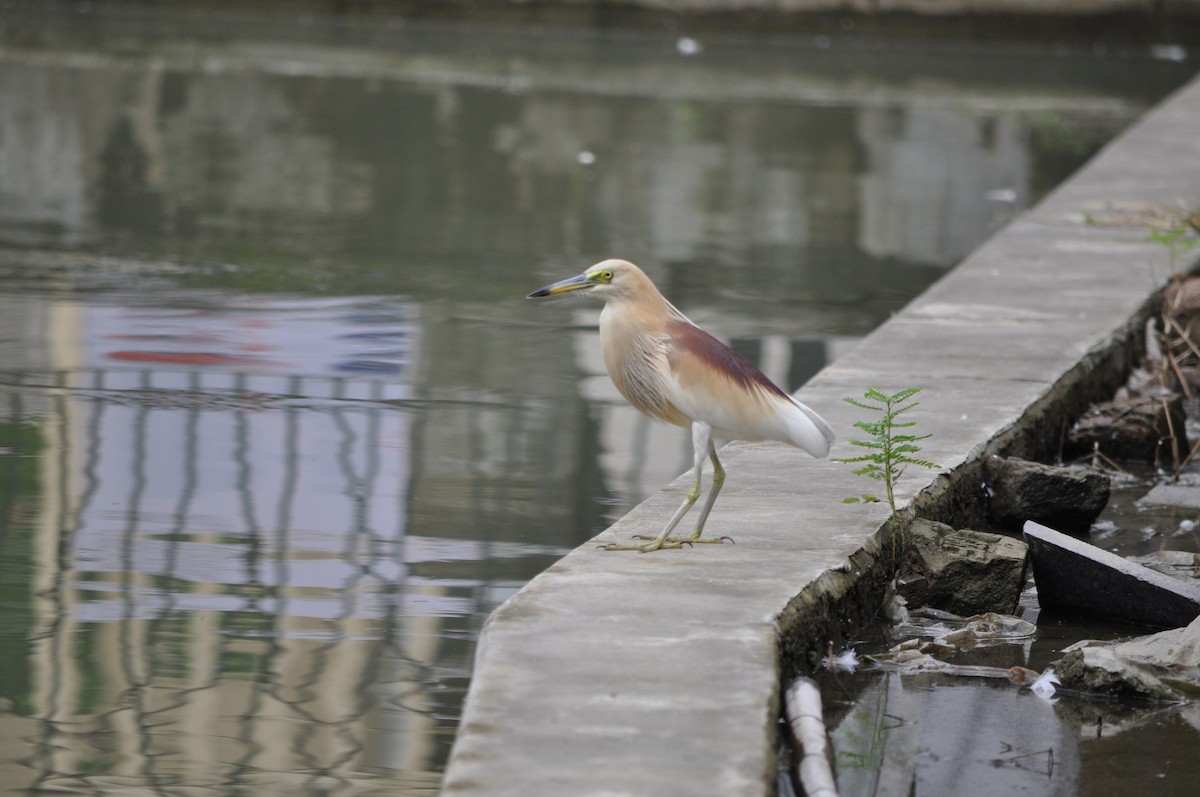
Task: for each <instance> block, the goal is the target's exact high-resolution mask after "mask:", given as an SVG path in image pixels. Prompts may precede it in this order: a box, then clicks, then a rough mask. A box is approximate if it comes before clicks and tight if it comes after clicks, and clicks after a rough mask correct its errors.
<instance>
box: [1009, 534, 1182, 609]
mask: <svg viewBox="0 0 1200 797" xmlns="http://www.w3.org/2000/svg"><path fill="white" fill-rule="evenodd" d="M1025 541H1026V542H1027V543H1029V560H1030V563H1031V564H1032V565H1033V580H1034V583H1036V584H1037V593H1038V603H1040V604H1041V605H1042V607H1043V608H1066V609H1071V610H1073V611H1076V612H1079V613H1082V614H1088V615H1091V616H1094V617H1104V618H1108V619H1112V620H1124V621H1126V622H1131V623H1140V624H1142V625H1149V626H1157V627H1159V628H1174V627H1177V626H1182V625H1187V624H1188V623H1190V622H1191V621H1192V620H1193V619H1195V618H1196V617H1197V615H1200V587H1197V586H1196V585H1194V584H1190V583H1188V582H1186V581H1182V580H1180V579H1177V578H1172V577H1170V576H1166V575H1163V574H1162V573H1158V572H1155V571H1154V570H1151V569H1149V568H1147V567H1143V566H1141V565H1139V564H1136V563H1134V562H1130V561H1129V560H1127V559H1122V558H1121V557H1120V556H1117V555H1116V554H1114V553H1109V552H1108V551H1105V550H1103V549H1102V548H1097V547H1096V546H1094V545H1089V544H1088V543H1086V542H1083V541H1082V540H1077V539H1075V538H1074V537H1070V536H1068V535H1066V534H1061V533H1059V532H1057V531H1055V530H1053V529H1050V528H1047V527H1045V526H1043V525H1040V524H1038V523H1032V522H1031V523H1026V524H1025Z"/></svg>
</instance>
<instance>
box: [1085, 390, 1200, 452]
mask: <svg viewBox="0 0 1200 797" xmlns="http://www.w3.org/2000/svg"><path fill="white" fill-rule="evenodd" d="M1186 420H1187V416H1186V414H1185V412H1184V408H1183V397H1182V396H1180V395H1172V396H1155V397H1146V398H1135V399H1127V400H1124V401H1111V402H1103V403H1101V404H1093V405H1092V407H1091V408H1090V409H1089V410H1088V411H1087V413H1086V414H1084V416H1083V417H1082V418H1080V419H1079V421H1078V423H1076V424H1075V427H1074V428H1073V429H1071V431H1070V432H1068V434H1067V439H1066V441H1065V442H1064V444H1063V456H1064V457H1065V458H1066V459H1079V458H1082V457H1086V456H1088V455H1089V454H1091V453H1092V452H1093V451H1095V450H1097V449H1098V450H1099V451H1100V452H1101V453H1102V454H1104V455H1105V456H1107V457H1110V458H1112V459H1121V460H1143V461H1145V462H1159V463H1162V464H1164V465H1166V464H1168V463H1177V462H1182V458H1183V457H1186V456H1187V453H1188V439H1187V433H1186V431H1185V430H1184V425H1185V423H1186Z"/></svg>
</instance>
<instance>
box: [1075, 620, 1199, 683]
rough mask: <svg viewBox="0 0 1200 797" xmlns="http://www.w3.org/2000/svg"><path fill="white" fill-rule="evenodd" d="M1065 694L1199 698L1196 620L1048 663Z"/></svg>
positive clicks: (1088, 646)
mask: <svg viewBox="0 0 1200 797" xmlns="http://www.w3.org/2000/svg"><path fill="white" fill-rule="evenodd" d="M1053 667H1054V673H1055V674H1056V675H1057V676H1058V677H1059V680H1061V681H1062V685H1063V687H1065V688H1067V689H1078V690H1081V691H1088V692H1100V693H1103V694H1107V695H1116V696H1121V697H1129V696H1134V697H1143V698H1148V699H1152V700H1188V699H1193V700H1194V699H1195V698H1197V697H1200V617H1197V618H1196V619H1195V620H1193V621H1192V622H1191V623H1190V624H1189V625H1187V626H1186V627H1184V628H1173V629H1171V630H1169V631H1160V632H1159V633H1157V634H1151V635H1149V636H1144V637H1138V638H1136V639H1130V640H1128V641H1126V642H1118V643H1115V644H1109V645H1104V644H1096V643H1092V642H1089V643H1087V644H1086V645H1085V646H1084V647H1082V648H1079V649H1077V650H1072V651H1071V652H1070V653H1068V654H1067V655H1066V656H1064V657H1063V658H1062V659H1060V660H1058V661H1057V662H1055V663H1054V665H1053Z"/></svg>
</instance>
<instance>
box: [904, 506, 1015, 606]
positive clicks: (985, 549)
mask: <svg viewBox="0 0 1200 797" xmlns="http://www.w3.org/2000/svg"><path fill="white" fill-rule="evenodd" d="M1026 557H1027V548H1026V546H1025V544H1024V543H1023V542H1021V541H1020V540H1016V539H1013V538H1012V537H1005V536H1003V535H1000V534H988V533H986V532H981V531H972V530H970V529H963V530H955V529H953V528H951V527H950V526H947V525H946V524H945V523H936V522H934V521H931V520H915V521H913V523H912V525H911V526H910V527H909V545H908V546H907V550H906V553H905V558H904V562H903V566H902V568H901V575H900V579H899V592H900V594H901V595H902V596H903V597H904V599H905V600H907V601H908V605H909V606H914V607H915V606H932V607H934V608H937V609H944V610H946V611H949V612H954V613H955V614H960V615H965V616H969V615H975V614H983V613H985V612H999V613H1002V614H1007V613H1011V612H1012V611H1014V610H1015V609H1016V607H1017V601H1018V600H1019V599H1020V597H1021V589H1022V587H1023V586H1024V584H1025V562H1026Z"/></svg>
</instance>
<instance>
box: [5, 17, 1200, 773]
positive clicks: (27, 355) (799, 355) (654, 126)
mask: <svg viewBox="0 0 1200 797" xmlns="http://www.w3.org/2000/svg"><path fill="white" fill-rule="evenodd" d="M5 13H6V17H5V25H4V26H3V27H0V44H3V45H4V46H3V48H2V49H0V286H2V287H3V290H0V605H2V606H3V612H0V736H2V737H3V738H4V739H5V746H4V754H3V756H0V782H2V783H4V784H5V786H6V787H7V788H10V789H13V790H18V789H44V790H58V791H63V792H75V793H85V794H98V793H110V794H128V793H132V792H134V791H138V792H143V791H144V792H149V793H156V794H174V793H184V792H186V793H188V794H195V793H203V794H230V793H239V792H243V793H252V794H256V795H258V794H262V795H268V794H289V795H291V794H358V793H375V792H380V793H383V792H386V793H389V794H396V793H405V794H418V793H429V792H431V791H433V790H435V789H436V784H437V780H438V774H437V773H438V772H439V771H440V769H441V767H442V765H443V762H444V760H445V757H446V753H447V751H448V747H449V743H450V740H451V737H452V734H453V732H454V728H455V724H456V722H457V718H458V712H459V707H460V701H461V699H462V694H463V692H464V689H465V685H466V682H467V679H468V677H469V671H470V661H471V656H472V654H473V651H474V644H475V640H476V638H477V635H478V631H479V628H480V626H481V625H482V622H483V620H484V618H485V617H486V616H487V614H488V613H489V612H490V611H491V610H492V609H493V608H494V607H495V606H497V605H498V604H499V603H500V602H501V601H502V600H504V599H505V598H506V597H507V596H508V595H510V594H512V592H513V591H515V590H516V589H518V588H519V587H520V586H521V585H522V584H524V583H525V582H526V581H527V580H528V579H529V578H531V577H533V576H534V575H536V574H537V573H538V572H540V571H541V570H542V569H543V568H544V567H545V566H547V565H548V564H549V562H551V561H552V560H553V559H554V558H556V557H558V556H560V555H561V554H562V553H563V552H565V551H566V550H569V549H570V548H571V547H573V546H575V545H577V544H579V543H581V542H582V541H584V540H585V539H587V538H589V537H591V536H592V535H593V534H594V533H595V532H596V531H598V530H599V529H600V528H602V527H603V526H604V525H606V524H607V522H609V521H610V520H611V519H612V517H613V515H614V514H617V513H619V512H620V511H622V510H623V508H625V507H627V506H628V505H629V504H630V503H632V502H635V501H637V500H638V499H639V498H640V497H641V496H644V495H645V494H646V493H648V492H649V491H651V490H653V489H656V488H657V487H658V486H659V485H661V484H662V483H663V482H665V481H667V480H669V479H671V478H674V477H675V476H676V475H678V474H679V473H681V472H682V471H683V470H685V469H686V467H687V465H688V440H687V436H686V434H684V433H682V432H680V431H679V430H674V429H668V428H665V427H660V426H653V425H651V424H649V423H648V422H647V421H646V420H645V419H644V418H642V417H641V416H640V415H638V414H637V413H636V412H635V411H634V410H632V409H630V408H628V407H627V406H625V405H624V403H623V402H621V401H620V400H619V398H618V397H617V395H616V393H615V391H614V389H613V388H612V386H611V384H610V383H609V381H608V379H607V377H606V376H605V375H604V369H603V365H602V363H601V362H600V357H599V352H598V347H597V346H596V342H595V332H594V326H595V315H596V308H592V307H585V306H582V305H581V306H578V307H577V308H575V309H574V310H573V309H572V308H571V307H569V306H568V307H567V308H565V309H563V308H558V309H551V308H545V309H541V310H539V312H538V313H537V314H536V315H533V314H528V313H527V307H526V306H525V305H524V304H523V302H522V300H521V298H520V297H521V296H523V295H524V293H525V292H527V291H528V290H530V289H531V288H533V287H536V286H537V285H541V284H544V283H545V282H547V281H548V278H549V277H551V276H558V275H561V274H563V273H571V272H572V271H576V270H579V269H581V268H582V267H583V266H584V265H587V264H589V263H591V262H594V261H596V260H599V259H601V258H602V257H606V256H612V255H616V256H625V257H630V258H632V259H634V260H638V261H640V262H641V263H642V264H643V265H644V266H646V267H647V269H648V271H650V273H651V276H652V277H653V278H654V279H655V281H656V282H657V283H658V284H660V285H661V286H663V289H664V291H665V292H666V293H667V294H668V295H669V296H670V298H671V299H672V300H673V301H674V302H675V303H676V304H678V305H679V306H680V308H681V309H682V310H683V311H684V312H686V313H688V314H689V315H690V316H691V317H693V318H694V319H695V320H696V321H697V322H699V323H701V324H702V325H703V326H705V327H706V328H708V329H711V330H713V331H714V332H716V333H718V334H720V335H721V336H722V337H724V338H726V339H728V340H730V341H731V342H732V343H733V344H734V345H735V346H736V347H737V348H738V349H739V350H740V351H742V352H743V353H745V354H746V355H747V356H748V357H750V358H751V359H753V360H754V361H756V362H757V363H759V364H761V365H762V367H763V368H764V370H766V371H767V372H768V373H769V374H770V375H771V376H772V377H774V378H775V379H776V380H777V381H779V382H781V383H782V384H785V385H787V386H788V387H792V388H794V387H797V386H798V385H799V384H801V383H802V382H803V381H804V380H805V379H807V378H808V377H809V376H811V375H812V373H814V372H815V371H816V370H818V369H819V368H820V367H822V366H823V365H824V364H825V363H826V362H828V361H829V360H831V359H834V358H835V357H836V356H837V354H838V352H839V351H840V350H841V349H842V348H843V347H845V346H848V345H852V343H853V342H854V340H855V339H856V337H857V336H859V335H861V334H863V333H865V332H866V331H868V330H870V329H872V328H873V327H874V326H875V325H876V324H878V323H879V321H880V320H881V319H883V318H885V317H886V316H887V314H888V313H890V312H892V311H893V310H895V309H896V308H897V307H899V306H900V305H902V304H903V303H904V302H905V301H907V299H908V298H909V297H911V296H913V295H915V294H916V293H918V292H919V291H920V290H921V289H922V288H923V287H924V286H925V285H927V284H928V283H929V282H930V281H931V280H933V279H934V278H936V276H937V275H938V274H940V273H941V271H942V270H944V269H945V268H946V267H948V266H950V265H953V263H954V262H955V260H956V259H957V258H959V257H960V256H961V255H962V254H964V253H965V252H967V251H969V250H970V249H971V248H972V247H973V246H974V245H976V243H978V241H979V240H980V239H981V238H982V237H983V236H985V235H986V234H988V232H990V230H991V229H993V228H994V227H995V226H996V225H998V224H999V223H1001V222H1002V221H1004V220H1005V219H1006V218H1008V217H1010V216H1011V215H1012V214H1013V213H1015V212H1017V211H1019V210H1020V209H1021V208H1023V207H1025V206H1026V205H1027V204H1028V203H1029V202H1032V201H1034V200H1035V199H1036V198H1037V197H1038V196H1039V194H1040V193H1041V192H1042V191H1044V190H1045V189H1046V188H1047V187H1048V186H1050V185H1052V184H1053V183H1054V181H1055V180H1057V179H1059V178H1061V177H1062V176H1063V175H1064V174H1065V173H1067V172H1069V171H1070V169H1071V168H1073V166H1074V165H1076V164H1078V163H1079V162H1081V161H1082V160H1083V159H1084V158H1086V157H1087V155H1088V154H1089V153H1090V152H1091V151H1092V150H1093V149H1094V148H1095V146H1097V145H1098V144H1099V143H1100V142H1102V141H1103V140H1105V139H1106V138H1107V137H1109V136H1111V135H1112V134H1113V133H1114V132H1115V131H1117V130H1119V129H1120V127H1121V126H1122V125H1124V124H1126V123H1127V122H1128V121H1130V120H1131V119H1132V118H1134V117H1135V116H1136V115H1137V113H1138V112H1139V111H1140V110H1141V109H1142V108H1143V107H1144V106H1145V104H1146V103H1148V102H1150V101H1152V100H1153V99H1154V98H1156V97H1157V96H1160V95H1161V94H1163V93H1165V92H1166V91H1167V90H1168V89H1169V88H1170V87H1171V86H1172V85H1174V84H1175V83H1177V82H1178V81H1180V80H1182V79H1183V78H1184V77H1186V70H1185V69H1179V68H1174V70H1175V71H1171V69H1172V68H1173V67H1169V66H1164V65H1162V64H1154V63H1135V64H1132V65H1131V64H1129V63H1110V62H1107V61H1097V60H1096V59H1093V58H1091V57H1081V58H1078V59H1075V60H1072V59H1069V58H1064V57H1063V56H1061V55H1056V56H1053V57H1051V56H1045V57H1033V56H1031V55H1030V53H1028V51H1021V53H1019V54H1017V55H1011V54H1010V55H1004V54H997V53H996V52H984V53H975V52H966V53H957V54H956V53H954V52H949V51H947V53H943V54H942V55H941V56H935V55H928V54H927V53H925V52H921V53H914V52H907V53H905V52H903V51H890V50H886V49H873V48H855V47H853V46H851V47H848V48H845V49H843V48H840V47H832V48H830V47H828V46H827V45H828V43H827V42H826V43H821V42H811V41H807V42H791V43H789V42H786V41H783V40H773V41H771V42H770V43H769V44H768V43H760V42H751V43H746V42H736V41H730V42H722V41H720V40H715V39H714V40H713V41H708V42H705V43H704V47H703V48H702V50H699V51H697V53H695V54H693V56H694V57H693V56H689V57H686V58H684V57H681V56H680V55H679V53H678V51H677V50H676V48H675V46H674V39H673V38H672V37H670V36H658V35H657V34H654V35H651V34H646V35H624V34H611V35H602V34H596V33H592V32H566V31H563V32H560V34H561V35H559V36H555V37H548V36H533V35H529V34H526V33H524V32H522V31H519V30H515V29H514V30H507V31H495V30H485V29H477V30H445V29H433V28H429V29H420V28H409V27H408V26H399V27H397V28H388V29H386V30H384V29H381V28H378V27H374V26H371V25H364V26H362V27H358V28H356V27H355V26H354V25H352V24H350V23H348V22H346V23H345V24H339V25H329V26H327V27H322V26H320V25H317V26H309V25H307V24H302V23H297V22H295V21H294V20H290V18H288V19H282V18H281V19H272V27H271V29H270V33H268V32H267V31H265V30H263V29H261V28H260V29H257V30H255V29H253V26H247V25H243V24H240V23H239V21H238V19H236V18H234V17H232V16H228V15H211V16H209V15H197V14H195V13H190V12H187V11H181V10H164V9H157V10H154V11H145V10H143V11H141V12H138V13H134V12H131V11H130V10H129V9H125V10H124V11H123V12H121V14H112V15H109V16H103V18H102V20H100V21H102V22H103V23H104V24H103V25H99V26H97V25H96V22H97V17H96V16H89V14H99V13H100V12H97V11H95V10H94V9H90V7H89V9H84V10H81V11H80V13H78V14H76V13H73V12H72V13H63V14H55V13H53V12H45V11H39V10H32V11H31V10H29V9H23V8H22V9H7V10H6V12H5ZM252 19H253V18H252ZM260 22H261V20H260ZM339 22H344V21H339ZM273 37H274V38H273ZM1016 62H1019V63H1020V64H1021V68H1020V69H1019V70H1012V69H1011V66H1012V64H1013V63H1016ZM1135 67H1136V68H1135ZM1018 73H1019V79H1017V77H1015V75H1017V74H1018ZM283 291H286V293H282V292H283ZM14 740H16V741H14Z"/></svg>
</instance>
